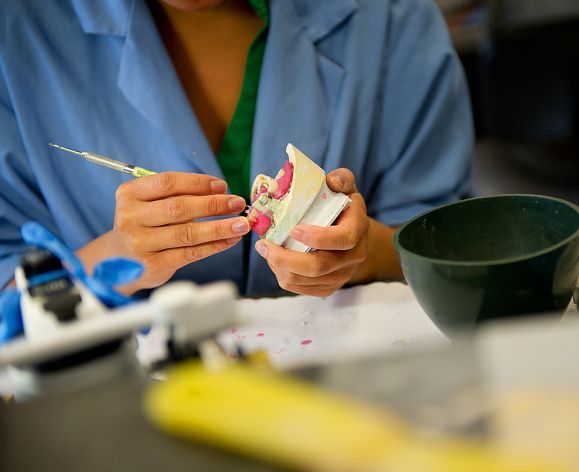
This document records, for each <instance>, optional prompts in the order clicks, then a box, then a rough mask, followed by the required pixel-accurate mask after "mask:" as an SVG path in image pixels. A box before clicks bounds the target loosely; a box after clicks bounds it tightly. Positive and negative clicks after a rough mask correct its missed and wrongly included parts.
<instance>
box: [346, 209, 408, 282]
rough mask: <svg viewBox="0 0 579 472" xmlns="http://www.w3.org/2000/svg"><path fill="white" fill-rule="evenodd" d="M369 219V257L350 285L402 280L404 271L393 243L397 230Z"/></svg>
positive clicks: (358, 269) (360, 266)
mask: <svg viewBox="0 0 579 472" xmlns="http://www.w3.org/2000/svg"><path fill="white" fill-rule="evenodd" d="M368 219H369V220H370V226H369V228H368V240H367V245H368V246H367V254H368V256H367V257H366V260H365V261H364V262H362V263H361V264H360V265H359V266H358V268H357V269H356V271H355V272H354V274H353V276H352V278H351V279H350V283H365V282H374V281H378V280H399V279H401V278H402V269H401V267H400V260H399V258H398V253H397V252H396V249H395V247H394V242H393V238H394V234H395V233H396V228H392V227H390V226H387V225H385V224H383V223H380V222H379V221H377V220H375V219H373V218H368Z"/></svg>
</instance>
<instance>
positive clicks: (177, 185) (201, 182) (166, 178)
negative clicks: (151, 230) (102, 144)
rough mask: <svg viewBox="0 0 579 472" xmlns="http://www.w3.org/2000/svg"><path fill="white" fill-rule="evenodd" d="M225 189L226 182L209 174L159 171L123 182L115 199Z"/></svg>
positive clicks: (198, 193)
mask: <svg viewBox="0 0 579 472" xmlns="http://www.w3.org/2000/svg"><path fill="white" fill-rule="evenodd" d="M226 190H227V184H226V183H225V182H224V181H223V180H221V179H218V178H217V177H213V176H211V175H204V174H190V173H186V172H161V173H160V174H155V175H149V176H147V177H141V178H139V179H134V180H130V181H128V182H125V183H124V184H122V185H121V186H119V188H118V189H117V199H119V198H132V199H136V200H142V201H153V200H160V199H162V198H167V197H173V196H176V195H213V194H219V193H225V191H226Z"/></svg>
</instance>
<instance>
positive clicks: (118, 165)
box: [48, 143, 156, 177]
mask: <svg viewBox="0 0 579 472" xmlns="http://www.w3.org/2000/svg"><path fill="white" fill-rule="evenodd" d="M48 145H49V146H50V147H53V148H56V149H60V150H62V151H66V152H70V153H72V154H76V155H77V156H80V157H82V158H83V159H86V160H87V161H89V162H93V163H95V164H98V165H101V166H105V167H109V168H110V169H114V170H118V171H119V172H124V173H125V174H131V175H132V176H134V177H146V176H147V175H153V174H156V172H153V171H152V170H147V169H143V168H142V167H137V166H133V165H131V164H127V163H125V162H121V161H115V160H114V159H111V158H110V157H106V156H101V155H100V154H96V153H94V152H87V151H75V150H74V149H69V148H65V147H64V146H59V145H58V144H53V143H48Z"/></svg>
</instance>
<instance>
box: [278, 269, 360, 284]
mask: <svg viewBox="0 0 579 472" xmlns="http://www.w3.org/2000/svg"><path fill="white" fill-rule="evenodd" d="M353 270H354V269H353V268H352V266H349V267H344V268H342V269H339V270H336V271H335V272H331V273H329V274H326V275H322V276H321V277H308V276H305V275H299V274H294V273H293V272H280V273H276V272H274V274H275V276H276V277H277V280H278V282H279V284H280V286H281V287H282V288H284V287H285V286H286V285H296V286H297V285H303V286H308V287H311V286H314V285H325V286H328V287H329V286H342V285H344V284H345V283H346V282H347V281H348V280H350V277H351V276H352V272H353Z"/></svg>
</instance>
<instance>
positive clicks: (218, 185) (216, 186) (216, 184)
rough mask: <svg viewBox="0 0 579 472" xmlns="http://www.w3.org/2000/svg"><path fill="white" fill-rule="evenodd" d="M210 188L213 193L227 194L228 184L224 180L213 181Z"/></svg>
mask: <svg viewBox="0 0 579 472" xmlns="http://www.w3.org/2000/svg"><path fill="white" fill-rule="evenodd" d="M209 186H210V187H211V191H212V192H213V193H225V191H226V190H227V184H226V183H225V182H223V180H212V181H211V182H210V183H209Z"/></svg>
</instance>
